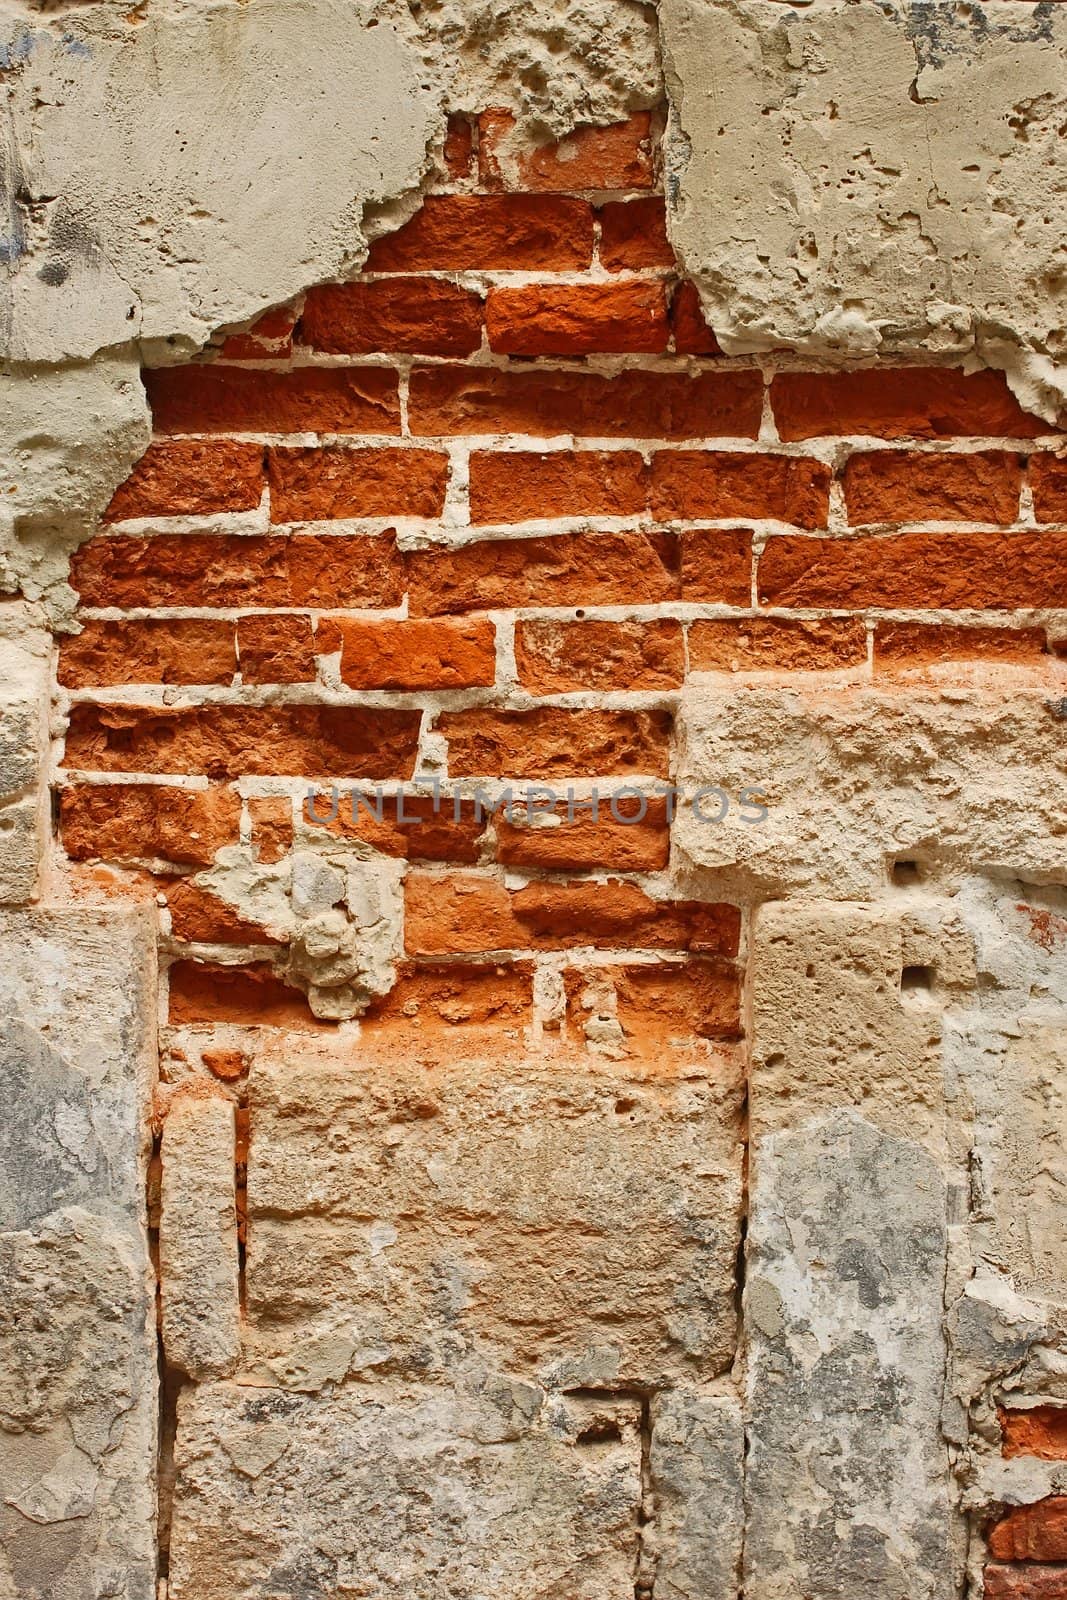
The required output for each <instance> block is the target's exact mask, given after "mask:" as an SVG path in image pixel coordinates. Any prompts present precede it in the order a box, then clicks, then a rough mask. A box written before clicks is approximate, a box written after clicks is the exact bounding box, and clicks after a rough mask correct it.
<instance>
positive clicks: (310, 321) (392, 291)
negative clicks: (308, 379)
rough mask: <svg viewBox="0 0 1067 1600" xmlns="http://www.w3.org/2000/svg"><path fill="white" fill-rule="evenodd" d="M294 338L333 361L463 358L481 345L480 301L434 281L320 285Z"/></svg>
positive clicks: (469, 293)
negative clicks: (383, 354)
mask: <svg viewBox="0 0 1067 1600" xmlns="http://www.w3.org/2000/svg"><path fill="white" fill-rule="evenodd" d="M300 334H301V337H302V338H303V340H304V342H305V343H306V344H309V345H311V346H312V347H313V348H314V349H316V350H325V351H328V352H330V353H332V354H335V355H366V354H372V353H373V352H375V351H379V350H382V351H390V352H392V351H399V352H402V353H405V354H411V355H430V356H468V355H471V354H472V352H473V351H475V350H477V348H478V346H479V345H480V344H481V342H482V297H481V295H478V294H475V293H473V291H472V290H470V289H460V288H459V287H457V285H456V284H454V283H449V282H447V281H446V280H442V279H438V278H399V277H398V278H379V279H376V280H374V281H372V282H370V283H327V284H322V285H320V287H318V288H316V289H309V290H308V293H307V299H306V300H305V302H304V315H303V316H302V318H301V319H300ZM367 431H368V432H370V431H377V432H385V430H384V429H377V430H370V429H368V430H367ZM389 431H390V432H391V431H393V430H389ZM399 431H400V429H399V425H398V427H397V429H396V432H399Z"/></svg>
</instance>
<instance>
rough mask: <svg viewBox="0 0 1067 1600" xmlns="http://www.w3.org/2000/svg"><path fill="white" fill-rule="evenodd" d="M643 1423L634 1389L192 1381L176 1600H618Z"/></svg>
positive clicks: (184, 1402)
mask: <svg viewBox="0 0 1067 1600" xmlns="http://www.w3.org/2000/svg"><path fill="white" fill-rule="evenodd" d="M640 1418H641V1407H640V1402H639V1401H638V1400H637V1399H633V1398H631V1399H625V1398H621V1397H620V1398H615V1399H612V1398H610V1397H603V1398H601V1397H589V1398H582V1397H565V1398H560V1397H551V1396H549V1395H546V1394H545V1393H544V1391H542V1390H541V1389H539V1388H537V1387H536V1386H534V1385H532V1384H528V1383H523V1382H521V1381H518V1380H516V1379H513V1378H504V1377H500V1378H495V1379H493V1378H491V1379H487V1380H486V1381H485V1382H484V1383H483V1384H482V1386H481V1387H479V1388H473V1389H465V1390H462V1391H454V1390H452V1389H449V1388H445V1387H441V1388H434V1387H432V1386H426V1385H421V1384H414V1385H407V1386H405V1385H399V1386H398V1385H395V1384H389V1385H387V1384H382V1385H380V1386H378V1385H375V1386H374V1387H372V1388H364V1387H361V1386H357V1387H354V1388H353V1387H348V1388H346V1389H344V1390H343V1391H341V1392H340V1393H337V1394H334V1395H332V1396H330V1397H328V1398H327V1397H318V1396H309V1395H300V1394H287V1393H285V1392H284V1391H281V1390H278V1389H252V1388H240V1387H238V1386H236V1385H234V1384H228V1383H207V1384H201V1385H199V1386H197V1387H196V1388H192V1389H187V1390H185V1391H184V1393H183V1395H182V1397H181V1400H180V1402H179V1409H178V1438H177V1451H176V1454H177V1467H178V1479H177V1487H176V1499H175V1510H174V1527H173V1535H172V1541H171V1561H170V1587H169V1594H170V1600H233V1597H235V1596H237V1595H247V1596H252V1595H255V1596H257V1597H259V1596H262V1597H264V1600H265V1597H266V1596H268V1595H269V1596H275V1595H278V1596H281V1595H287V1596H293V1597H295V1596H297V1595H307V1596H308V1597H309V1600H310V1597H311V1596H312V1595H338V1596H340V1595H366V1596H368V1597H370V1596H376V1597H377V1596H385V1595H396V1596H404V1597H405V1600H498V1597H502V1596H507V1600H543V1597H544V1596H546V1595H559V1596H563V1595H566V1596H568V1597H569V1600H619V1596H621V1595H624V1594H632V1592H633V1583H634V1568H635V1564H636V1559H637V1546H638V1513H639V1510H640V1506H641V1492H642V1490H641V1437H640Z"/></svg>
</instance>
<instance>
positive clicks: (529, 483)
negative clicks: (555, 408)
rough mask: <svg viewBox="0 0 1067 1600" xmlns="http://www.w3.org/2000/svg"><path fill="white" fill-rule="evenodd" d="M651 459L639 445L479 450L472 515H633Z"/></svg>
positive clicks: (514, 518) (492, 518)
mask: <svg viewBox="0 0 1067 1600" xmlns="http://www.w3.org/2000/svg"><path fill="white" fill-rule="evenodd" d="M646 497H647V490H646V485H645V464H644V461H643V460H642V459H641V457H640V456H639V455H638V453H637V451H636V450H577V451H576V450H553V451H550V452H548V453H546V454H538V453H536V452H534V451H526V450H493V451H488V450H475V451H474V452H473V453H472V454H471V458H470V504H471V520H472V522H476V523H491V522H529V521H531V520H533V519H534V518H539V517H574V516H609V517H626V516H633V515H635V514H638V513H640V512H641V511H643V510H644V507H645V501H646Z"/></svg>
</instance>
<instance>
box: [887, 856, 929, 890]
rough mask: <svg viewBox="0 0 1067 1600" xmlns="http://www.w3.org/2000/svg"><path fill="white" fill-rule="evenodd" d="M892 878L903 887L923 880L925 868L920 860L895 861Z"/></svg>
mask: <svg viewBox="0 0 1067 1600" xmlns="http://www.w3.org/2000/svg"><path fill="white" fill-rule="evenodd" d="M892 879H893V882H894V883H895V884H898V885H899V886H900V887H901V888H907V887H908V885H910V884H913V883H921V882H922V881H923V869H922V867H921V866H920V864H919V862H918V861H911V860H907V859H902V860H900V861H894V862H893V871H892Z"/></svg>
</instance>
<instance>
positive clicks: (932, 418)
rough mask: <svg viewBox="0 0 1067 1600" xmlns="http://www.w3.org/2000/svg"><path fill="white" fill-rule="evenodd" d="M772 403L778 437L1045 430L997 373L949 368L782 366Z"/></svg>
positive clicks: (1029, 434)
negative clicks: (805, 368)
mask: <svg viewBox="0 0 1067 1600" xmlns="http://www.w3.org/2000/svg"><path fill="white" fill-rule="evenodd" d="M771 404H772V406H773V409H774V418H775V421H776V422H777V424H778V432H779V435H780V436H781V438H783V439H816V438H819V437H821V436H823V435H828V436H831V437H833V436H835V435H839V434H863V435H868V436H870V437H872V438H876V439H951V438H957V437H965V436H967V435H972V434H973V435H983V434H984V435H989V434H993V435H999V436H1000V437H1002V438H1003V437H1010V438H1013V439H1032V438H1033V437H1034V436H1035V435H1036V434H1039V433H1047V432H1048V424H1047V423H1044V422H1041V421H1040V420H1039V419H1038V418H1037V417H1031V416H1029V415H1028V414H1027V413H1026V412H1025V411H1024V410H1023V408H1022V407H1021V406H1020V404H1019V402H1018V401H1017V400H1016V398H1015V396H1014V395H1013V394H1012V392H1011V390H1010V389H1009V388H1008V385H1007V383H1006V382H1005V381H1004V377H1003V375H1002V374H1001V373H999V372H970V373H967V372H959V371H957V370H955V369H954V368H952V367H883V366H878V367H871V368H870V369H869V370H865V371H863V372H780V373H778V375H777V376H776V377H775V378H774V380H773V382H772V383H771Z"/></svg>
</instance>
